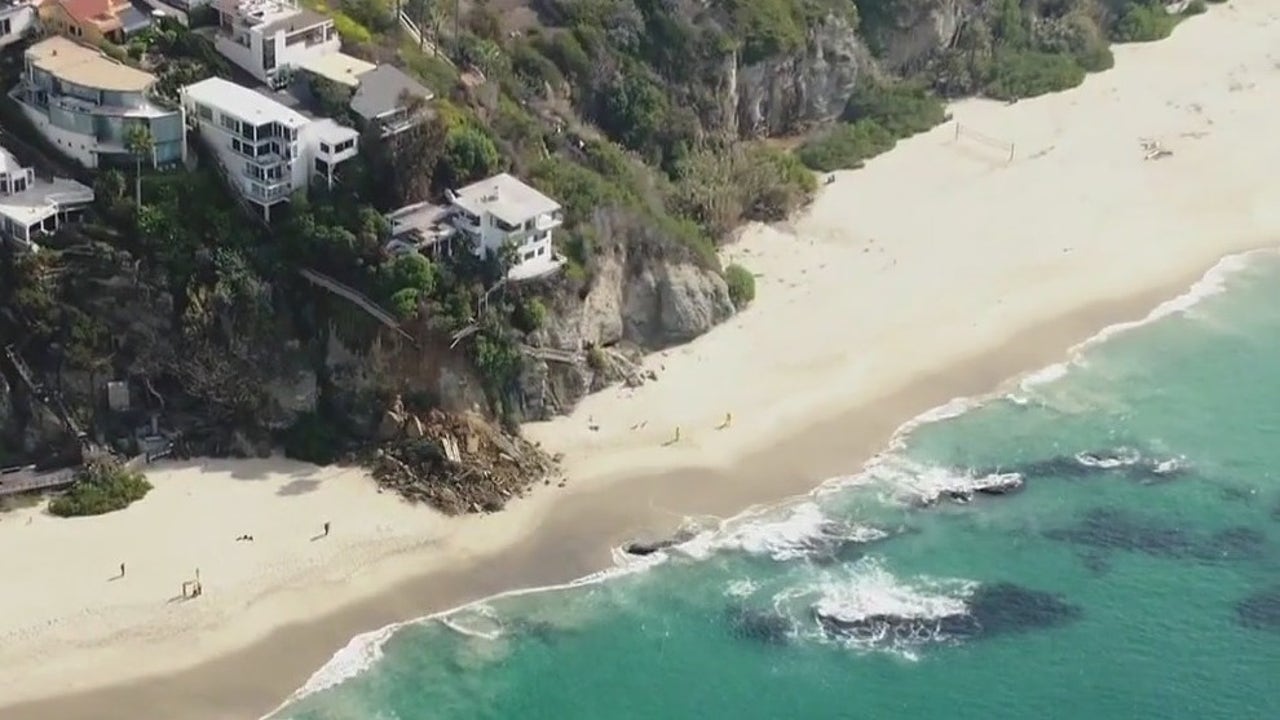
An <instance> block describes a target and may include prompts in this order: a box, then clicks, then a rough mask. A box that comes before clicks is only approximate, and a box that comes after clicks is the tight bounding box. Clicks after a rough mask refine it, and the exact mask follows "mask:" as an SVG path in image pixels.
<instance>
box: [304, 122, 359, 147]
mask: <svg viewBox="0 0 1280 720" xmlns="http://www.w3.org/2000/svg"><path fill="white" fill-rule="evenodd" d="M312 132H314V133H315V136H316V138H317V139H318V140H320V141H321V142H327V143H329V144H330V145H337V144H338V143H340V142H343V141H344V140H353V139H355V138H358V137H360V133H358V132H356V131H355V130H353V129H351V128H349V127H347V126H345V125H339V124H338V123H337V122H334V121H333V120H331V119H329V118H320V119H319V120H316V121H315V124H314V125H312Z"/></svg>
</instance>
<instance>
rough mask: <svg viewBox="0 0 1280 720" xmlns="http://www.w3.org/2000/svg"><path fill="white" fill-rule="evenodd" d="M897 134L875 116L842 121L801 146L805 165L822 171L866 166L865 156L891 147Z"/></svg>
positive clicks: (800, 153)
mask: <svg viewBox="0 0 1280 720" xmlns="http://www.w3.org/2000/svg"><path fill="white" fill-rule="evenodd" d="M894 142H895V141H894V138H893V135H891V134H890V133H889V131H888V130H885V129H884V128H883V127H881V126H880V123H877V122H876V121H874V120H859V121H858V122H854V123H840V124H839V125H836V126H835V127H833V128H831V129H830V130H828V131H827V132H825V133H823V134H821V135H819V136H817V137H815V138H812V139H810V140H809V141H807V142H805V144H804V145H801V146H800V149H799V150H798V151H797V155H798V156H799V158H800V161H801V162H803V163H804V164H805V165H807V166H809V167H811V168H813V169H814V170H818V171H821V172H830V171H832V170H846V169H850V168H857V167H862V163H863V161H864V160H867V159H868V158H872V157H875V156H876V155H879V154H880V153H882V152H885V151H887V150H890V149H892V148H893V145H894Z"/></svg>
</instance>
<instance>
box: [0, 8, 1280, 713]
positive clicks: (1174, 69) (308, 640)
mask: <svg viewBox="0 0 1280 720" xmlns="http://www.w3.org/2000/svg"><path fill="white" fill-rule="evenodd" d="M1116 55H1117V66H1116V68H1115V69H1114V70H1112V71H1110V72H1107V73H1104V74H1102V75H1098V76H1093V77H1091V78H1089V79H1088V80H1087V82H1086V83H1085V85H1084V86H1082V87H1081V88H1078V89H1076V90H1073V91H1070V92H1066V93H1061V94H1057V95H1052V96H1048V97H1044V98H1039V99H1034V100H1025V101H1022V102H1020V103H1017V104H1015V105H1008V106H1006V105H1003V104H996V103H989V102H978V101H969V102H964V103H961V104H959V105H957V106H955V107H954V108H953V113H954V117H955V120H956V122H958V123H959V126H960V127H961V129H962V131H961V132H960V134H959V137H957V132H956V125H955V124H948V125H945V126H943V127H940V128H937V129H936V130H934V131H932V132H930V133H926V134H924V135H921V136H918V137H916V138H913V139H911V140H909V141H906V142H903V143H901V144H900V145H899V147H898V148H897V149H895V150H894V151H893V152H891V153H889V154H887V155H885V156H882V157H880V158H877V159H875V160H873V161H872V162H870V163H868V165H867V167H866V168H864V169H862V170H859V171H856V172H851V173H840V174H838V179H837V181H836V182H835V183H834V184H832V185H829V186H826V187H824V188H823V190H822V193H821V195H820V197H819V198H818V199H817V200H816V202H815V203H814V205H813V207H812V208H811V209H810V210H809V211H808V212H806V213H804V214H803V215H802V216H800V217H798V218H796V219H795V220H794V222H793V223H791V226H790V227H788V228H769V227H762V226H756V227H752V228H749V229H748V230H747V231H746V232H744V233H743V236H742V238H741V240H740V241H739V242H738V243H736V244H734V245H733V246H731V247H729V248H727V250H726V251H725V256H726V259H727V260H733V261H738V262H742V263H743V264H745V265H746V266H747V267H748V268H750V269H751V270H753V271H755V272H756V273H758V279H757V300H756V302H755V303H754V304H753V305H752V306H751V307H749V308H748V309H746V310H745V311H744V312H742V313H740V314H739V315H738V316H737V317H734V318H733V319H731V320H730V321H729V322H727V323H726V324H725V325H724V326H722V327H719V328H716V329H715V330H714V331H712V332H711V333H709V334H708V335H707V336H705V337H703V338H700V339H698V340H696V341H695V342H693V343H690V344H689V345H687V346H682V347H678V348H674V349H671V350H668V351H666V352H663V353H659V354H657V355H654V356H652V357H651V358H649V360H648V361H647V364H648V365H649V366H650V367H651V368H652V369H654V371H655V372H656V373H657V375H658V380H657V382H653V383H650V384H647V385H645V386H643V387H641V388H637V389H610V390H606V391H604V392H602V393H599V394H597V395H594V396H591V397H589V398H587V399H586V400H585V401H584V402H583V403H582V404H581V406H580V407H579V408H578V410H577V411H576V412H575V413H574V414H573V415H571V416H568V417H565V418H560V419H557V420H555V421H552V422H548V423H542V424H537V425H532V426H529V427H527V429H526V431H527V433H528V434H529V435H530V436H531V437H532V438H533V439H536V440H539V441H541V442H542V443H543V444H544V445H545V446H546V447H547V448H549V449H550V450H553V451H562V452H564V453H565V456H566V472H567V474H568V476H569V484H568V487H567V488H565V489H559V488H554V487H551V488H546V489H544V490H540V491H538V492H536V493H534V494H533V496H532V497H530V498H528V499H526V500H522V501H519V502H517V503H513V505H512V507H510V508H509V509H508V510H506V511H504V512H502V513H499V514H497V515H493V516H486V517H470V518H455V519H449V518H443V517H441V516H440V515H438V514H437V513H434V512H432V511H429V510H427V509H424V508H414V507H410V506H407V505H405V504H404V503H401V502H400V501H398V500H397V499H395V498H394V497H393V496H391V495H389V494H378V493H377V492H376V491H375V490H374V487H373V484H372V483H371V482H370V481H369V480H368V479H367V478H364V477H363V476H362V475H361V474H360V472H359V471H357V470H352V469H345V470H344V469H316V468H310V467H306V466H301V465H297V464H292V463H286V462H283V461H260V462H254V461H244V462H206V463H200V464H187V465H174V466H166V467H163V468H160V469H159V470H157V472H156V473H154V474H153V478H154V481H155V483H156V489H155V490H154V491H153V492H152V494H151V495H150V496H149V497H148V498H146V499H145V500H143V501H142V502H140V503H138V504H137V505H135V506H134V507H132V508H130V509H129V510H128V511H126V512H123V513H117V514H114V515H109V516H106V517H102V518H90V519H77V520H71V521H66V520H57V519H54V518H50V517H47V516H45V515H41V514H39V513H38V512H36V511H33V510H20V511H15V512H10V513H6V514H3V515H0V547H3V548H5V550H6V552H5V553H4V554H3V555H0V578H3V580H0V582H2V583H3V584H2V585H0V588H2V590H0V716H3V717H5V718H6V719H7V720H23V719H26V718H33V719H34V718H55V717H56V718H60V719H71V718H138V717H164V718H176V719H181V718H196V719H203V718H256V717H258V716H260V715H261V714H262V713H264V712H266V711H268V710H270V709H271V708H273V707H275V706H276V705H277V704H278V703H279V702H280V701H282V700H283V699H284V698H285V697H287V696H288V695H289V693H290V692H291V691H292V690H293V689H295V688H297V687H299V686H301V685H302V684H303V682H305V681H306V679H307V678H308V676H309V675H310V674H311V672H312V671H314V670H315V669H316V668H318V667H320V666H321V665H322V664H324V662H325V660H326V659H327V658H328V657H329V656H330V655H332V654H333V652H334V651H336V650H337V649H339V648H341V647H342V646H343V645H344V644H345V643H346V642H347V640H348V639H349V638H350V637H352V636H353V635H355V634H357V633H360V632H365V631H369V630H374V629H376V628H378V627H380V626H382V625H385V624H387V623H390V622H394V621H397V620H403V619H407V618H411V617H414V616H418V615H422V614H425V613H428V612H431V611H433V610H439V609H443V608H446V607H450V606H452V605H456V604H458V603H461V602H464V601H467V600H472V599H476V598H478V597H482V596H484V595H487V594H491V593H494V592H498V591H502V590H506V589H510V588H513V587H521V586H533V585H542V584H548V583H556V582H563V581H566V580H569V579H571V578H573V577H576V576H580V575H582V574H584V573H587V572H590V571H592V570H596V569H599V568H601V567H604V566H605V565H606V564H607V563H608V558H609V552H608V549H609V547H610V546H611V545H613V544H616V543H617V542H620V541H622V540H625V539H626V538H629V537H633V536H635V535H637V534H645V533H656V532H663V531H668V530H670V529H671V528H672V527H673V526H674V525H675V524H676V523H677V522H678V521H679V519H680V518H681V517H682V516H684V515H686V514H690V513H717V514H731V513H734V512H736V511H737V510H740V509H741V508H742V507H744V506H745V505H747V504H750V503H754V502H766V501H770V500H774V499H778V498H780V497H782V496H785V495H787V494H790V493H794V492H800V491H803V490H804V489H805V488H806V487H811V486H812V485H813V484H815V483H816V482H817V481H819V480H821V479H823V478H825V477H829V476H832V475H837V474H841V473H851V472H854V471H856V470H857V468H858V466H859V465H860V464H861V462H862V461H863V460H865V459H866V458H867V457H868V456H869V455H870V454H871V453H874V452H876V451H877V450H878V449H880V448H881V447H883V445H884V443H885V441H886V440H887V439H888V438H889V437H890V435H891V434H892V432H893V431H894V429H895V428H896V427H897V426H899V425H900V424H901V423H903V422H904V421H906V420H908V419H910V418H911V417H913V416H915V415H916V414H918V413H920V412H922V411H924V410H927V409H929V408H930V407H933V406H936V405H939V404H941V403H943V402H946V401H947V400H949V399H951V398H954V397H957V396H968V395H975V394H982V393H986V392H990V391H992V390H994V389H996V388H997V387H998V386H1000V385H1001V383H1003V382H1006V381H1007V380H1008V379H1009V378H1011V377H1013V376H1015V375H1017V374H1019V373H1022V372H1027V371H1031V370H1034V369H1037V368H1039V367H1042V366H1045V365H1048V364H1051V363H1054V362H1057V361H1059V360H1062V359H1063V356H1064V354H1065V352H1066V351H1067V350H1068V348H1070V347H1071V346H1073V345H1074V344H1076V343H1078V342H1081V341H1083V340H1084V339H1086V338H1088V337H1089V336H1091V335H1093V334H1094V333H1096V332H1097V331H1098V330H1100V329H1101V328H1103V327H1105V326H1107V325H1109V324H1112V323H1116V322H1121V321H1130V320H1136V319H1140V318H1142V317H1143V316H1145V315H1146V313H1147V312H1148V311H1149V310H1150V309H1151V308H1152V307H1154V306H1155V305H1156V304H1157V303H1159V302H1160V301H1162V300H1164V299H1168V298H1170V297H1173V296H1175V295H1177V294H1179V293H1181V292H1183V291H1184V290H1185V289H1186V288H1187V287H1188V286H1189V285H1190V284H1191V283H1192V282H1193V281H1194V280H1195V279H1196V278H1198V277H1199V276H1200V275H1201V274H1203V273H1204V272H1205V271H1206V270H1208V269H1209V268H1210V267H1211V266H1212V265H1213V264H1214V263H1215V262H1216V261H1217V260H1218V259H1219V258H1221V257H1222V256H1224V255H1227V254H1230V253H1233V252H1238V251H1241V250H1246V249H1250V248H1255V247H1264V246H1270V245H1274V244H1276V243H1277V241H1280V203H1277V202H1276V201H1275V198H1277V197H1280V173H1276V172H1275V171H1274V168H1275V167H1276V166H1277V165H1280V163H1278V162H1277V160H1280V144H1277V143H1275V142H1272V141H1271V135H1272V132H1271V131H1272V129H1273V127H1274V122H1273V117H1274V114H1275V108H1276V107H1280V69H1278V68H1280V7H1275V6H1274V3H1270V2H1268V0H1235V1H1234V2H1232V3H1231V4H1230V5H1227V6H1225V7H1219V6H1215V7H1214V8H1213V9H1212V11H1211V12H1210V13H1209V14H1208V15H1206V16H1203V17H1199V18H1196V19H1195V20H1193V21H1191V22H1188V23H1185V24H1183V25H1182V26H1180V27H1179V28H1178V29H1177V31H1176V32H1175V34H1174V36H1173V37H1172V38H1170V39H1169V40H1166V41H1162V42H1159V43H1154V44H1148V45H1142V46H1128V47H1121V48H1118V49H1117V53H1116ZM982 137H985V138H994V139H996V140H997V142H994V143H991V142H984V141H982V140H981V139H980V138H982ZM1143 139H1152V140H1156V141H1159V142H1160V143H1162V144H1163V146H1164V147H1166V148H1167V149H1169V150H1171V151H1173V155H1172V156H1170V157H1167V158H1164V159H1160V160H1145V159H1144V155H1145V154H1146V152H1145V151H1144V149H1143V148H1142V146H1141V142H1142V140H1143ZM1001 143H1011V144H1012V145H1013V152H1014V159H1013V161H1012V162H1009V161H1008V154H1009V149H1008V147H1007V146H1005V145H1001ZM726 413H731V414H732V418H733V422H732V424H731V426H729V427H727V428H724V429H717V426H719V425H721V423H722V422H723V420H724V418H725V416H726ZM588 418H590V419H591V423H590V424H593V425H595V426H598V429H597V430H591V429H589V427H588V425H589V423H588ZM677 427H679V428H680V441H679V442H678V443H674V444H667V443H668V441H669V440H670V439H671V438H673V437H674V434H675V429H676V428H677ZM28 519H29V520H30V522H29V524H28ZM325 520H332V521H333V522H334V526H333V532H332V533H331V534H330V536H329V537H328V538H323V539H320V540H316V541H312V540H311V537H312V536H313V535H315V534H316V533H318V532H319V530H320V524H321V523H322V522H323V521H325ZM242 533H250V534H253V535H254V536H255V540H254V542H252V543H245V542H236V541H235V540H234V538H235V537H236V536H238V535H240V534H242ZM120 562H126V563H127V565H128V573H127V575H126V577H125V578H123V579H121V580H111V579H109V578H110V577H111V576H112V575H114V574H116V572H117V567H118V565H119V563H120ZM195 567H199V568H200V569H201V572H202V580H203V581H204V584H205V594H204V596H202V597H201V598H199V599H198V600H195V601H186V602H181V601H179V602H170V598H172V597H173V596H174V595H176V594H177V593H178V590H179V585H180V582H181V581H182V580H183V579H188V576H190V575H192V574H193V572H194V568H195Z"/></svg>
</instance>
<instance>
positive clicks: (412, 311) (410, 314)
mask: <svg viewBox="0 0 1280 720" xmlns="http://www.w3.org/2000/svg"><path fill="white" fill-rule="evenodd" d="M421 304H422V291H421V290H419V289H418V288H415V287H405V288H400V289H399V290H397V291H395V292H393V293H391V312H393V313H395V314H396V317H398V318H400V319H401V320H411V319H413V318H414V317H417V315H418V308H419V307H420V306H421Z"/></svg>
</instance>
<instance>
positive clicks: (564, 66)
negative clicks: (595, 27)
mask: <svg viewBox="0 0 1280 720" xmlns="http://www.w3.org/2000/svg"><path fill="white" fill-rule="evenodd" d="M534 47H535V48H537V49H538V51H539V52H541V53H542V54H543V55H544V56H545V57H547V58H548V59H550V60H551V62H553V63H555V64H556V67H558V68H560V72H562V73H564V74H565V75H568V76H569V77H571V78H573V79H574V80H575V81H578V82H582V81H585V80H587V79H589V78H590V77H591V71H592V67H593V65H592V63H591V57H590V56H588V55H587V51H586V50H583V49H582V44H581V43H579V42H578V39H577V38H576V37H575V36H574V35H573V33H567V32H560V33H556V34H555V35H552V36H550V37H539V38H536V39H535V40H534Z"/></svg>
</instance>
